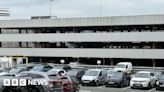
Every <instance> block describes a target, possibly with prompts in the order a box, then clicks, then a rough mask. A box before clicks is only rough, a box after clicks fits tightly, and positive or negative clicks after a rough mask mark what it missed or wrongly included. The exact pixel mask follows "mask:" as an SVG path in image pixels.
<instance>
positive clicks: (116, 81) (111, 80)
mask: <svg viewBox="0 0 164 92" xmlns="http://www.w3.org/2000/svg"><path fill="white" fill-rule="evenodd" d="M129 83H130V75H129V74H127V73H124V72H113V73H112V75H111V76H108V78H107V81H106V84H105V85H106V87H108V86H117V87H123V86H128V85H129Z"/></svg>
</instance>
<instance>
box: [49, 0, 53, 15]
mask: <svg viewBox="0 0 164 92" xmlns="http://www.w3.org/2000/svg"><path fill="white" fill-rule="evenodd" d="M53 1H54V0H50V17H51V16H52V2H53Z"/></svg>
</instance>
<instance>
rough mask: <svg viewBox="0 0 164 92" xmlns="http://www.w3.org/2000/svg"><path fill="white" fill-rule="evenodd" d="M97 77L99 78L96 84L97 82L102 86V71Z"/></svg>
mask: <svg viewBox="0 0 164 92" xmlns="http://www.w3.org/2000/svg"><path fill="white" fill-rule="evenodd" d="M98 76H99V77H98V82H99V83H100V84H102V83H103V73H102V71H100V73H99V75H98Z"/></svg>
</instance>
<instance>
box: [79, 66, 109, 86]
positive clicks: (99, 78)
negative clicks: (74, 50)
mask: <svg viewBox="0 0 164 92" xmlns="http://www.w3.org/2000/svg"><path fill="white" fill-rule="evenodd" d="M106 78H107V72H106V70H104V69H89V70H87V71H86V72H85V74H84V75H83V77H82V78H81V79H82V85H83V86H85V85H95V86H98V85H100V84H105V82H106Z"/></svg>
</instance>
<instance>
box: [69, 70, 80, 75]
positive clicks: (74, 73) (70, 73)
mask: <svg viewBox="0 0 164 92" xmlns="http://www.w3.org/2000/svg"><path fill="white" fill-rule="evenodd" d="M77 73H78V71H76V70H72V71H68V72H67V75H69V76H76V75H77Z"/></svg>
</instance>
